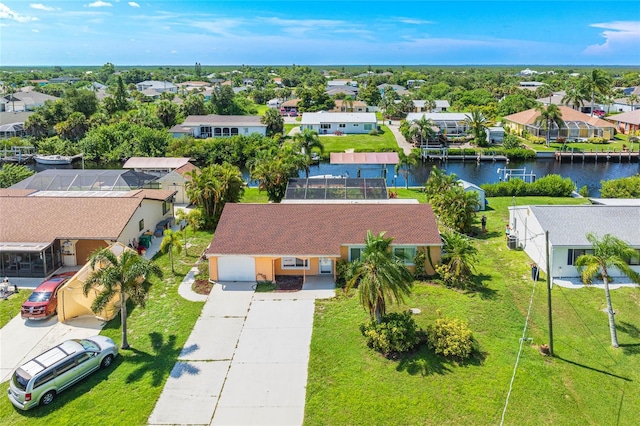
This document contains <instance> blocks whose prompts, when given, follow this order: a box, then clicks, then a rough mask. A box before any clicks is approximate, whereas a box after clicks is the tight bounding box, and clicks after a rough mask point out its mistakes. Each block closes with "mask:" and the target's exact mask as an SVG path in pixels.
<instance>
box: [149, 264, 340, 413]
mask: <svg viewBox="0 0 640 426" xmlns="http://www.w3.org/2000/svg"><path fill="white" fill-rule="evenodd" d="M254 286H255V283H251V282H249V283H247V282H233V283H218V284H216V285H214V287H213V289H212V291H211V294H210V295H209V298H208V300H207V303H206V304H205V306H204V308H203V309H202V314H201V315H200V318H199V319H198V321H197V322H196V325H195V326H194V328H193V331H192V333H191V336H189V339H188V340H187V342H186V344H185V346H184V348H183V350H182V353H181V354H180V356H179V358H178V362H177V363H176V364H175V366H174V368H173V370H172V371H171V374H170V376H169V379H168V380H167V383H166V384H165V387H164V389H163V391H162V394H161V395H160V399H159V400H158V402H157V403H156V407H155V409H154V411H153V413H152V414H151V416H150V417H149V424H151V425H169V424H171V425H174V424H181V425H184V424H198V425H209V424H211V425H300V424H302V421H303V420H304V404H305V392H306V384H307V365H308V362H309V347H310V344H311V332H312V329H313V313H314V306H315V303H314V301H315V299H316V298H329V297H333V296H334V294H335V290H334V284H333V282H332V281H330V280H326V279H324V278H319V277H309V278H308V279H307V283H305V286H304V287H303V289H302V290H301V291H298V292H290V293H288V292H287V293H254Z"/></svg>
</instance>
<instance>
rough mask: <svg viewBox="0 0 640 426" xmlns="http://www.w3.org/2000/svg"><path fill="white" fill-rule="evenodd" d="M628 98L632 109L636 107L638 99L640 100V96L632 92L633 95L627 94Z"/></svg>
mask: <svg viewBox="0 0 640 426" xmlns="http://www.w3.org/2000/svg"><path fill="white" fill-rule="evenodd" d="M627 100H628V101H629V105H630V106H631V111H633V110H634V107H635V106H636V105H637V104H638V101H640V96H638V95H636V94H635V93H632V94H631V95H629V96H627Z"/></svg>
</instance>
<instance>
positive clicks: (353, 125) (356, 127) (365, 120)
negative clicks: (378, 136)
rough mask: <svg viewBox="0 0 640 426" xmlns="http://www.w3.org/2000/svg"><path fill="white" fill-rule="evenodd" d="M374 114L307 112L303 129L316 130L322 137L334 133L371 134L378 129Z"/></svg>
mask: <svg viewBox="0 0 640 426" xmlns="http://www.w3.org/2000/svg"><path fill="white" fill-rule="evenodd" d="M377 123H378V119H377V118H376V114H375V113H373V112H305V113H304V114H302V120H301V121H300V128H301V129H311V130H315V131H316V132H318V133H319V134H321V135H326V134H334V133H338V134H340V133H348V134H353V133H369V132H370V131H372V130H375V129H376V128H377V127H376V126H377Z"/></svg>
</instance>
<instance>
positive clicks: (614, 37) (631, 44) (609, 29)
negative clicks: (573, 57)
mask: <svg viewBox="0 0 640 426" xmlns="http://www.w3.org/2000/svg"><path fill="white" fill-rule="evenodd" d="M590 26H591V27H594V28H603V29H604V30H605V31H603V32H602V33H601V34H600V35H601V36H602V37H604V39H605V41H604V43H602V44H592V45H591V46H588V47H587V48H586V49H584V53H586V54H587V55H606V56H608V55H615V56H618V55H629V54H631V55H634V54H635V55H636V56H637V55H638V46H640V21H613V22H603V23H596V24H591V25H590Z"/></svg>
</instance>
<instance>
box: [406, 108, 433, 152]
mask: <svg viewBox="0 0 640 426" xmlns="http://www.w3.org/2000/svg"><path fill="white" fill-rule="evenodd" d="M434 126H435V124H433V121H431V120H430V119H428V118H426V117H425V116H424V115H422V117H420V118H419V119H417V120H412V121H411V123H410V125H409V129H408V136H409V139H411V140H412V141H413V143H414V144H416V143H417V144H419V145H426V144H427V142H428V141H429V139H431V138H433V137H434V136H435V134H436V132H435V131H434V130H433V128H434Z"/></svg>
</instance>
